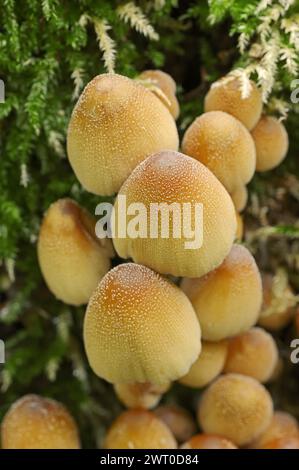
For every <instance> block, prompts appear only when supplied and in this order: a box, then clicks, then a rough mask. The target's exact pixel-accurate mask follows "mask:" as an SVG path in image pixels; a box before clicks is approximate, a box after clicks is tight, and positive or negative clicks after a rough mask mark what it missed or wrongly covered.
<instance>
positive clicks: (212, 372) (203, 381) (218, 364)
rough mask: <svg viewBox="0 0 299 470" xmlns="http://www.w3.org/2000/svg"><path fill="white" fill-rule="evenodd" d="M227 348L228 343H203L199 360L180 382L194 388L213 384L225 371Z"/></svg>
mask: <svg viewBox="0 0 299 470" xmlns="http://www.w3.org/2000/svg"><path fill="white" fill-rule="evenodd" d="M227 346H228V343H227V341H219V342H218V343H209V342H208V341H203V343H202V350H201V353H200V355H199V356H198V359H197V360H196V361H195V362H194V364H192V366H191V368H190V370H189V372H188V373H187V374H186V375H185V376H184V377H182V378H181V379H179V382H180V383H181V384H183V385H186V386H187V387H193V388H201V387H205V386H206V385H207V384H209V383H210V382H212V380H214V379H215V378H216V377H218V375H219V374H221V372H222V370H223V367H224V364H225V360H226V355H227Z"/></svg>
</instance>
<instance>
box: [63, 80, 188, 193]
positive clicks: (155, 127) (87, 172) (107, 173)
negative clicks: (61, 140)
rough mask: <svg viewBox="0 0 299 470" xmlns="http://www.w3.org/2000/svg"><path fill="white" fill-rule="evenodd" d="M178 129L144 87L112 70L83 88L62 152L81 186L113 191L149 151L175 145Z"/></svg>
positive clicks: (156, 99)
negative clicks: (66, 155) (65, 153)
mask: <svg viewBox="0 0 299 470" xmlns="http://www.w3.org/2000/svg"><path fill="white" fill-rule="evenodd" d="M178 144H179V140H178V133H177V129H176V125H175V122H174V119H173V117H172V116H171V114H170V113H169V110H168V109H167V108H166V107H165V105H164V104H163V103H161V101H160V100H159V99H158V98H157V97H156V96H155V95H154V94H153V93H151V91H150V90H148V89H146V88H145V87H144V86H142V85H140V84H138V83H137V82H136V81H134V80H131V79H129V78H127V77H123V76H121V75H117V74H103V75H98V76H97V77H95V78H94V79H93V80H92V81H91V82H89V83H88V85H87V86H86V87H85V89H84V90H83V93H82V95H81V97H80V98H79V100H78V102H77V104H76V106H75V108H74V111H73V114H72V117H71V120H70V123H69V128H68V136H67V152H68V157H69V160H70V163H71V165H72V167H73V170H74V172H75V174H76V176H77V178H78V180H79V181H80V183H81V184H82V186H83V187H84V188H85V189H86V190H87V191H90V192H91V193H94V194H101V195H112V194H114V193H116V192H117V191H118V190H119V188H120V186H121V185H122V183H123V182H124V181H125V179H126V178H127V177H128V176H129V174H130V173H131V172H132V170H133V169H134V168H135V167H136V166H137V165H138V163H140V162H141V161H142V160H144V159H145V158H146V157H148V156H149V155H151V154H152V153H154V152H157V151H159V150H162V149H164V148H168V149H173V150H177V148H178Z"/></svg>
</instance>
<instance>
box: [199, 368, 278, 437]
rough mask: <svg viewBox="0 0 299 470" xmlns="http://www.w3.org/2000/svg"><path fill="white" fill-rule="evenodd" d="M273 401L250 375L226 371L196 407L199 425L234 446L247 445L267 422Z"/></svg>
mask: <svg viewBox="0 0 299 470" xmlns="http://www.w3.org/2000/svg"><path fill="white" fill-rule="evenodd" d="M272 414H273V403H272V399H271V396H270V394H269V392H268V391H267V390H266V389H265V387H264V386H263V385H261V384H260V383H259V382H257V381H256V380H255V379H252V378H251V377H246V376H245V375H240V374H227V375H223V376H222V377H219V378H218V379H216V380H215V382H213V383H212V384H211V385H210V386H209V388H208V389H207V390H206V391H205V393H204V394H203V396H202V398H201V400H200V403H199V408H198V419H199V423H200V426H201V428H202V429H203V431H204V432H205V433H207V434H218V435H220V436H223V437H226V438H227V439H230V440H231V441H232V442H234V443H235V444H236V445H237V446H243V445H246V444H249V443H250V442H251V441H253V440H254V439H255V438H257V437H258V435H260V434H261V433H262V432H263V431H264V430H265V429H266V428H267V426H268V425H269V423H270V421H271V418H272Z"/></svg>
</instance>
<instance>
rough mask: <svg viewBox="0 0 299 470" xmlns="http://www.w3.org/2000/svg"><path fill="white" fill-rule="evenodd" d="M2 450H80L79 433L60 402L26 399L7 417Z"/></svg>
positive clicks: (3, 427) (17, 404) (13, 406)
mask: <svg viewBox="0 0 299 470" xmlns="http://www.w3.org/2000/svg"><path fill="white" fill-rule="evenodd" d="M1 442H2V449H80V447H81V446H80V440H79V435H78V429H77V426H76V423H75V421H74V420H73V418H72V416H71V415H70V414H69V412H68V411H67V409H66V408H65V407H64V406H63V405H62V404H61V403H58V402H57V401H54V400H50V399H49V398H43V397H40V396H38V395H25V396H24V397H23V398H21V399H19V400H17V401H16V402H15V403H14V404H13V405H12V406H11V407H10V409H9V410H8V412H7V413H6V415H5V417H4V419H3V421H2V425H1Z"/></svg>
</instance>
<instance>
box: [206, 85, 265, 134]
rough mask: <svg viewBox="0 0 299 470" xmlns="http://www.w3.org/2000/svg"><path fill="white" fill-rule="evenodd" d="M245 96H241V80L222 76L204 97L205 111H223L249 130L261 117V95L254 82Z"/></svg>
mask: <svg viewBox="0 0 299 470" xmlns="http://www.w3.org/2000/svg"><path fill="white" fill-rule="evenodd" d="M250 83H251V91H250V93H249V96H248V97H247V98H242V91H241V82H240V80H239V79H238V78H234V79H232V80H227V77H223V78H222V79H220V80H218V81H217V82H216V83H214V84H213V85H212V86H211V88H210V90H209V92H208V93H207V95H206V97H205V103H204V106H205V111H206V112H207V111H225V112H226V113H229V114H231V115H232V116H234V117H235V118H236V119H238V120H239V121H241V122H242V123H243V124H244V126H245V127H247V129H249V130H251V129H253V127H254V126H255V125H256V124H257V122H258V120H259V119H260V117H261V114H262V109H263V102H262V95H261V93H260V91H259V90H258V88H257V86H256V84H255V83H254V82H252V81H251V82H250Z"/></svg>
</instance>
